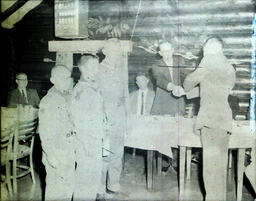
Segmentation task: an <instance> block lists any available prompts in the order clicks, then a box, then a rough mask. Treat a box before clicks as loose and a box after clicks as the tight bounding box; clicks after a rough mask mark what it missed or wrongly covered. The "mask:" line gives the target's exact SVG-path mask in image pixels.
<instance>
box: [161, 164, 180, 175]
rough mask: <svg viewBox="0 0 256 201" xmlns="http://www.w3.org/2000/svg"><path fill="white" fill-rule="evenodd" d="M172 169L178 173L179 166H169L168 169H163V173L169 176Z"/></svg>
mask: <svg viewBox="0 0 256 201" xmlns="http://www.w3.org/2000/svg"><path fill="white" fill-rule="evenodd" d="M171 169H172V170H174V171H175V172H178V166H176V165H169V166H167V167H163V168H162V172H163V173H165V174H167V173H168V172H169V171H170V170H171Z"/></svg>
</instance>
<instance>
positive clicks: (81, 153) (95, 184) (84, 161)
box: [70, 80, 104, 201]
mask: <svg viewBox="0 0 256 201" xmlns="http://www.w3.org/2000/svg"><path fill="white" fill-rule="evenodd" d="M70 111H71V115H72V119H73V122H74V128H75V130H76V133H77V141H76V147H77V149H76V155H77V168H76V187H75V192H74V200H78V201H80V200H95V199H96V195H97V193H99V191H100V188H101V182H100V180H101V171H102V138H103V135H104V132H103V129H104V128H103V123H104V122H103V121H104V113H103V101H102V97H101V95H100V93H99V91H98V87H97V86H96V85H95V83H94V82H93V81H89V80H88V81H79V82H78V83H77V85H76V86H75V88H74V91H73V95H72V101H71V106H70Z"/></svg>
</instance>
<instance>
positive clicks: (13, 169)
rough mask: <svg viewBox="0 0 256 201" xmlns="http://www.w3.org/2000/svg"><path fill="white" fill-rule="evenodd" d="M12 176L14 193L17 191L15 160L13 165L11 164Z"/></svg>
mask: <svg viewBox="0 0 256 201" xmlns="http://www.w3.org/2000/svg"><path fill="white" fill-rule="evenodd" d="M12 175H13V176H12V177H13V180H12V182H13V192H14V193H15V194H16V193H17V192H18V190H17V160H16V159H14V160H13V165H12Z"/></svg>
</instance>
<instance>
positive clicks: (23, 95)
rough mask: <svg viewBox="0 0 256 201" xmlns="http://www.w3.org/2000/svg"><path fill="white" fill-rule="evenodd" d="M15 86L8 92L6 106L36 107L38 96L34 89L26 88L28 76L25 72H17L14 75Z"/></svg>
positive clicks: (38, 100)
mask: <svg viewBox="0 0 256 201" xmlns="http://www.w3.org/2000/svg"><path fill="white" fill-rule="evenodd" d="M16 83H17V86H18V87H17V88H16V89H13V90H12V91H10V92H9V94H8V102H7V104H8V107H12V108H14V107H17V105H19V104H21V105H31V106H32V107H35V108H38V106H39V102H40V99H39V96H38V94H37V91H36V90H35V89H29V88H27V85H28V77H27V75H26V74H25V73H19V74H17V75H16Z"/></svg>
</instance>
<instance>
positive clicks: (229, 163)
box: [228, 150, 232, 169]
mask: <svg viewBox="0 0 256 201" xmlns="http://www.w3.org/2000/svg"><path fill="white" fill-rule="evenodd" d="M228 168H229V169H231V168H232V150H229V152H228Z"/></svg>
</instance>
